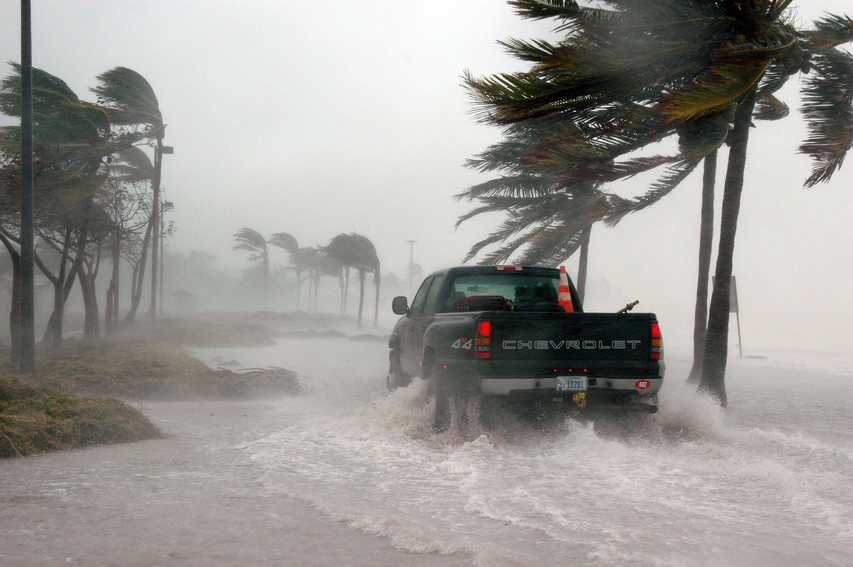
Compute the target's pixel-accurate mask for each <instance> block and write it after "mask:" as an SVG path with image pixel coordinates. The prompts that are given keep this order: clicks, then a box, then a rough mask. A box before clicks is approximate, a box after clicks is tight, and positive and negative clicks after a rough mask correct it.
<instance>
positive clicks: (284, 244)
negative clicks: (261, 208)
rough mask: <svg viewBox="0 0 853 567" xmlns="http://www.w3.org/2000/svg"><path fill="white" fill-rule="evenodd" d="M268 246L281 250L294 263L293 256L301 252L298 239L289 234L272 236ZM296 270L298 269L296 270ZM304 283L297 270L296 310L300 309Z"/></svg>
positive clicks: (277, 233)
mask: <svg viewBox="0 0 853 567" xmlns="http://www.w3.org/2000/svg"><path fill="white" fill-rule="evenodd" d="M267 243H268V244H270V245H272V246H275V247H276V248H281V249H282V250H284V251H285V252H287V254H288V255H289V256H290V261H291V263H293V256H294V254H296V252H297V250H299V242H298V241H297V240H296V237H295V236H293V235H292V234H290V233H287V232H276V233H273V235H272V236H270V239H269V240H268V241H267ZM294 269H296V268H294ZM301 292H302V281H301V275H300V271H299V270H298V269H296V308H297V309H299V302H300V296H301V295H302V293H301Z"/></svg>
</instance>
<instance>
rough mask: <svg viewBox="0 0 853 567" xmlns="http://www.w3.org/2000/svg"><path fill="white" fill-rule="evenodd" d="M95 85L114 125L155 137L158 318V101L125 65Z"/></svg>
mask: <svg viewBox="0 0 853 567" xmlns="http://www.w3.org/2000/svg"><path fill="white" fill-rule="evenodd" d="M97 79H98V86H96V87H95V88H93V89H92V92H94V93H95V94H96V95H97V96H98V102H99V104H101V105H103V106H104V107H105V108H106V110H107V112H108V115H109V117H110V120H111V121H112V122H113V123H114V124H117V125H123V126H126V127H137V128H140V127H141V128H142V129H143V133H144V135H145V136H146V137H147V138H149V139H152V140H154V171H153V177H152V183H151V187H152V192H151V223H152V225H153V227H152V233H153V235H154V242H155V246H154V247H153V248H152V249H151V304H150V307H149V316H150V317H151V319H156V318H157V289H158V288H157V283H158V282H157V272H158V269H159V266H158V260H159V254H160V251H159V246H157V245H156V244H157V243H158V242H157V241H158V235H159V234H160V232H161V228H160V199H161V197H160V181H161V179H162V170H163V147H164V146H163V137H164V136H165V134H166V124H165V123H164V122H163V115H162V114H161V112H160V103H159V101H158V100H157V95H156V93H155V92H154V89H153V88H152V87H151V84H150V83H149V82H148V81H147V80H146V79H145V77H143V76H142V75H140V74H139V73H137V72H136V71H134V70H133V69H128V68H127V67H115V68H113V69H110V70H109V71H106V72H104V73H101V74H100V75H98V77H97Z"/></svg>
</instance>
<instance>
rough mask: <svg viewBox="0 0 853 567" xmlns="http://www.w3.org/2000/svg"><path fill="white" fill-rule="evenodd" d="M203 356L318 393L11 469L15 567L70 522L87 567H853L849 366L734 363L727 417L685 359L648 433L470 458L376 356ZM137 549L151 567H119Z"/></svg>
mask: <svg viewBox="0 0 853 567" xmlns="http://www.w3.org/2000/svg"><path fill="white" fill-rule="evenodd" d="M196 352H197V354H198V355H199V356H200V357H202V358H203V359H205V360H207V361H209V362H211V363H213V361H217V360H220V361H221V360H232V359H233V360H236V361H239V363H240V364H241V365H242V366H247V367H248V366H265V365H280V366H287V367H290V368H292V369H294V370H297V371H298V372H299V373H300V374H301V375H302V377H303V380H304V383H305V385H306V387H307V388H308V392H307V393H306V394H305V395H304V396H300V397H295V398H289V399H282V400H270V401H267V402H265V403H263V404H257V403H249V404H245V405H242V406H241V405H239V404H230V405H229V404H223V405H221V406H217V405H216V404H212V405H206V404H199V403H190V404H183V405H182V404H156V405H149V404H146V411H148V412H149V413H150V414H151V415H152V416H153V418H154V419H155V420H156V421H157V422H158V424H160V425H161V426H162V427H163V428H164V429H165V430H166V431H169V432H172V433H173V436H172V438H170V439H166V440H163V441H151V442H145V443H140V444H131V445H123V446H117V447H106V448H97V449H91V450H86V451H78V452H71V453H65V454H57V455H48V456H44V457H37V458H34V459H24V460H18V461H17V462H14V463H0V473H2V475H0V476H1V477H2V478H0V492H2V494H3V495H4V503H3V507H4V511H3V512H0V530H2V531H4V532H5V535H4V537H3V540H2V541H3V542H4V543H0V564H4V565H5V564H18V563H7V562H6V561H4V560H3V558H4V557H6V558H7V559H8V558H17V559H21V560H24V559H26V560H27V561H26V562H24V563H21V564H32V565H42V564H44V565H53V564H58V563H56V562H51V561H49V560H47V559H44V557H45V555H44V553H43V555H42V556H37V555H36V548H37V547H38V546H37V545H36V544H30V543H27V542H32V541H33V538H36V541H37V542H38V541H41V545H42V547H43V548H45V549H48V550H49V551H50V555H49V556H50V558H52V559H60V558H64V557H65V555H62V549H61V545H60V544H56V543H50V541H49V540H50V538H49V537H48V536H49V535H50V534H54V535H56V534H62V533H63V531H62V530H63V529H65V528H64V527H63V526H62V525H61V522H57V520H55V519H53V518H54V516H55V515H56V513H53V512H49V510H50V508H51V507H56V506H57V504H58V505H59V507H60V508H61V510H60V512H58V514H59V518H60V519H62V518H65V519H69V518H74V519H75V520H74V522H73V523H74V524H75V525H74V526H72V528H70V529H71V533H72V534H74V533H79V537H78V538H74V537H66V538H65V540H64V542H65V543H64V545H65V546H66V547H67V557H68V558H70V559H69V562H75V561H76V562H79V563H78V564H115V565H123V564H140V565H142V564H164V565H167V564H186V565H191V564H198V563H197V561H198V560H201V559H203V560H204V562H203V563H204V564H212V565H218V564H223V565H225V564H227V565H232V564H233V565H269V564H282V565H300V564H312V565H313V564H318V565H319V564H354V565H368V564H387V565H395V564H418V563H420V564H454V565H458V564H471V563H473V564H477V565H543V564H551V565H640V566H646V565H648V566H668V565H671V566H679V567H681V566H692V565H696V566H705V565H707V566H719V565H727V566H764V565H766V566H779V565H790V566H795V565H796V566H799V565H812V566H823V565H825V566H839V567H840V566H848V565H851V564H853V412H851V410H850V407H851V403H853V372H851V371H850V368H849V367H845V366H844V363H845V360H844V359H832V358H829V357H827V356H820V355H814V354H812V355H808V356H809V357H810V358H809V359H808V360H806V359H805V358H803V357H795V356H791V355H782V354H779V353H776V354H773V353H768V357H767V358H766V359H750V360H744V361H737V360H733V361H732V364H731V367H730V370H729V374H728V381H729V399H730V408H729V409H728V410H725V411H724V410H721V409H719V408H717V407H716V406H714V405H713V404H711V403H709V402H707V401H705V400H703V399H699V398H696V397H695V396H694V395H693V393H692V388H689V387H687V386H684V385H683V384H682V382H683V376H684V374H685V372H686V363H685V361H683V360H678V359H675V360H671V361H670V365H669V374H668V377H669V381H668V383H667V384H666V386H665V387H664V392H663V395H662V399H661V411H660V413H659V414H657V415H655V416H652V417H651V419H648V420H631V421H625V422H620V423H617V424H613V423H598V424H596V423H591V422H586V421H575V420H572V419H564V420H559V421H558V422H557V423H551V424H549V426H548V427H547V428H546V429H545V430H542V429H541V428H539V427H537V426H536V425H535V424H533V423H529V422H524V421H517V420H512V419H507V421H506V422H505V423H503V425H502V426H501V427H499V428H498V430H497V431H489V432H480V433H478V432H476V431H475V432H473V434H471V433H470V432H469V436H468V438H467V439H463V438H460V436H459V435H455V434H452V433H451V434H443V435H439V436H436V435H433V434H432V433H431V432H430V428H429V424H430V409H429V407H428V404H425V399H426V390H425V387H424V384H423V383H421V382H418V381H416V382H415V383H414V384H413V385H412V386H411V387H409V388H406V389H403V390H398V391H397V392H394V393H393V394H388V393H387V392H385V391H384V371H385V360H386V347H385V345H384V343H382V342H356V341H349V340H346V339H328V340H325V339H324V340H317V339H292V340H287V341H283V342H281V343H280V344H279V345H278V346H276V347H269V348H258V349H205V350H199V351H196ZM792 361H794V362H792ZM795 362H796V363H795ZM228 408H230V409H228ZM158 452H159V453H158ZM164 453H166V454H165V455H164ZM80 455H85V456H87V457H86V458H85V459H83V458H81V457H79V456H80ZM158 455H159V456H158ZM127 459H130V464H128V463H126V462H125V461H126V460H127ZM134 475H136V477H140V476H141V477H142V478H136V477H134ZM134 478H136V480H134ZM10 498H12V499H13V500H14V498H17V499H18V500H17V502H18V506H19V508H18V512H10V511H8V505H9V503H10V500H9V499H10ZM27 498H29V499H34V498H36V499H40V500H27ZM146 499H147V502H149V503H148V504H147V507H146ZM13 503H14V502H13ZM169 503H174V505H173V506H170V505H169ZM194 508H197V509H194ZM42 509H44V510H45V512H44V513H42V512H39V510H42ZM62 510H64V511H62ZM39 515H40V516H43V517H40V518H35V519H34V518H33V516H39ZM163 515H166V516H167V517H166V518H163V517H162V516H163ZM294 516H295V517H294ZM219 517H221V521H222V523H223V526H222V527H217V521H216V519H217V518H219ZM194 518H198V519H197V520H196V521H194ZM30 520H32V521H30ZM21 523H24V524H25V529H23V531H22V530H21V529H17V530H16V531H10V530H11V529H12V528H13V527H20V526H19V524H21ZM13 524H14V526H13ZM88 524H91V525H93V526H95V527H94V528H92V529H91V530H88V531H87V529H86V528H85V526H86V525H88ZM27 530H28V531H27ZM99 530H100V531H99ZM217 530H219V531H220V533H217ZM96 532H97V533H103V534H104V535H103V537H104V538H107V539H103V540H99V539H98V537H99V536H98V535H96ZM276 534H278V536H276ZM10 535H11V538H10V537H9V536H10ZM39 537H41V538H42V539H41V540H38V539H37V538H39ZM57 537H59V541H60V542H62V541H63V540H62V536H61V535H59V536H57ZM135 537H141V538H148V539H150V540H152V541H150V542H149V544H148V545H150V546H153V547H155V549H152V550H150V552H149V553H148V554H139V552H135V553H137V554H136V555H133V553H130V554H128V555H126V556H125V559H128V558H132V559H135V560H136V561H130V560H126V561H124V562H123V561H122V560H121V557H122V556H121V555H120V551H106V550H116V549H118V550H121V549H122V546H126V548H127V549H128V550H129V549H135V548H134V545H136V544H134V543H133V542H134V538H135ZM110 538H111V540H112V542H110V541H109V539H110ZM164 538H165V541H166V542H167V543H168V545H167V546H166V547H165V548H164V547H163V546H162V542H163V539H164ZM223 540H224V541H226V542H227V543H228V545H223V544H222V542H223ZM10 542H16V543H17V544H18V545H17V547H14V548H13V547H12V545H11V543H10ZM81 542H82V543H81ZM158 545H159V546H160V549H161V551H157V549H156V547H157V546H158ZM28 546H29V547H28ZM51 546H52V547H51ZM116 546H118V548H117V547H116ZM4 547H5V548H6V549H3V548H4ZM81 549H82V551H81ZM99 549H100V550H101V551H100V552H98V550H99ZM167 552H168V553H172V554H173V555H168V554H167ZM158 553H159V555H158ZM111 554H114V555H111ZM39 557H41V559H39ZM87 558H96V559H97V560H93V561H86V559H87ZM152 558H156V559H157V561H160V563H158V562H155V561H153V560H152ZM63 560H64V559H63ZM109 561H112V562H109Z"/></svg>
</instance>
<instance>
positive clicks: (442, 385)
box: [423, 352, 453, 433]
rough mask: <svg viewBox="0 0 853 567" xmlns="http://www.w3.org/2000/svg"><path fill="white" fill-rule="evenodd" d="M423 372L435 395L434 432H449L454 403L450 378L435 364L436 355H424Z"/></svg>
mask: <svg viewBox="0 0 853 567" xmlns="http://www.w3.org/2000/svg"><path fill="white" fill-rule="evenodd" d="M423 370H424V372H423V374H424V378H425V379H427V380H429V382H430V386H431V388H430V390H431V391H432V395H433V405H432V430H433V432H435V433H441V432H443V431H447V430H448V428H450V420H451V413H450V404H451V402H452V401H453V400H452V398H453V396H452V395H451V384H450V376H449V375H448V373H447V372H445V371H443V370H442V369H441V368H439V367H438V365H437V364H436V363H435V355H433V354H432V353H430V352H427V353H425V354H424V359H423Z"/></svg>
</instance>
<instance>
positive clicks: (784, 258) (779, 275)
mask: <svg viewBox="0 0 853 567" xmlns="http://www.w3.org/2000/svg"><path fill="white" fill-rule="evenodd" d="M33 3H34V4H35V6H34V63H35V65H36V66H38V67H41V68H43V69H45V70H47V71H49V72H51V73H54V74H56V75H59V76H60V77H62V78H63V79H65V80H66V81H67V82H68V83H69V85H70V86H71V87H72V88H74V89H75V90H76V91H77V93H78V94H79V95H80V96H81V97H84V98H87V97H88V98H91V97H90V94H89V93H88V88H89V87H91V86H92V85H93V84H94V77H95V75H96V74H98V73H99V72H102V71H104V70H107V69H109V68H111V67H113V66H116V65H124V66H128V67H131V68H133V69H136V70H137V71H139V72H141V73H142V74H143V75H144V76H145V77H147V78H148V79H149V81H150V82H151V84H152V85H153V87H154V88H155V90H156V91H157V93H158V96H159V99H160V104H161V108H162V110H163V113H164V115H165V117H166V121H167V122H168V124H169V128H168V134H167V143H169V144H171V145H174V146H175V148H176V149H175V155H174V156H170V157H168V158H167V160H168V161H167V162H166V167H165V172H164V181H163V183H164V186H165V187H166V188H167V193H168V198H170V199H172V200H174V201H175V202H176V206H177V210H176V212H175V216H174V218H175V220H176V222H177V224H178V233H177V235H176V237H175V239H174V243H173V247H174V249H178V250H183V251H188V250H191V249H205V250H208V251H210V252H213V253H214V254H216V255H217V256H218V257H219V258H220V261H222V262H223V263H224V264H227V265H233V266H243V265H245V264H244V263H245V258H244V257H242V256H239V255H237V254H235V253H232V252H231V245H232V243H231V234H232V233H233V232H234V231H235V230H236V229H238V228H239V227H241V226H251V227H254V228H256V229H258V230H260V231H262V232H264V233H270V232H278V231H286V232H290V233H292V234H294V235H295V236H296V237H297V238H298V239H299V241H300V244H302V245H316V244H323V243H325V242H326V241H328V239H329V238H330V237H331V236H333V235H334V234H336V233H338V232H349V231H357V232H361V233H364V234H365V235H367V236H368V237H370V238H372V239H373V240H374V241H375V242H376V244H377V248H378V250H379V253H380V256H381V258H382V260H383V262H384V265H385V266H386V269H387V270H390V271H394V272H396V273H398V274H402V273H404V271H405V263H406V261H407V258H408V246H407V244H406V243H405V241H406V240H407V239H409V238H414V239H417V240H418V245H417V257H418V261H419V262H421V263H422V264H423V265H424V266H425V267H426V268H427V269H433V268H438V267H441V266H445V265H449V264H455V263H458V262H459V261H460V260H461V259H462V257H463V256H464V253H465V251H466V250H467V248H468V246H469V245H470V244H471V243H472V242H473V241H474V240H475V239H476V238H478V237H480V236H482V235H484V234H485V233H486V231H488V230H489V229H490V228H491V227H492V226H493V225H494V224H495V223H496V222H498V220H499V217H495V218H491V219H481V220H478V221H476V222H473V223H471V224H469V225H465V226H464V227H463V228H461V229H460V230H458V231H457V230H454V229H453V225H454V221H455V218H456V216H457V215H458V214H459V213H460V212H462V211H464V210H465V208H466V207H465V206H464V205H461V204H458V203H456V202H455V201H454V200H453V199H452V197H451V196H452V195H453V194H454V193H456V192H458V191H460V190H462V189H464V188H465V187H466V186H468V185H470V184H472V183H474V182H476V181H478V180H481V179H484V178H482V177H481V176H479V175H478V174H475V173H474V172H471V171H468V170H466V169H465V168H464V167H462V163H463V161H464V159H465V158H466V157H468V156H470V155H472V154H474V153H477V152H478V151H480V150H482V149H483V148H484V147H485V146H486V145H488V144H489V143H492V142H494V141H496V140H497V139H498V137H499V132H498V131H497V130H496V129H494V128H489V127H485V126H482V125H478V124H476V123H475V121H474V120H473V119H472V117H471V116H470V104H469V103H468V100H467V97H466V94H465V92H464V91H463V89H462V88H461V87H460V86H459V83H460V80H459V76H460V74H461V73H462V71H463V70H464V69H466V68H469V69H471V70H472V71H474V72H475V73H478V74H484V73H491V72H497V71H508V70H515V69H520V68H521V67H520V66H519V64H518V63H517V62H515V61H513V60H511V59H510V58H509V57H507V56H506V55H505V54H504V53H503V52H502V51H501V49H500V48H499V47H498V46H497V45H496V44H495V40H497V39H501V38H506V37H508V36H518V37H541V36H543V35H545V34H547V32H548V26H546V25H542V24H532V23H530V22H523V21H521V20H520V19H519V18H518V17H516V16H515V15H514V14H513V13H512V11H511V10H510V9H509V7H508V6H507V5H506V4H505V2H503V1H502V0H465V1H464V2H458V1H452V0H445V1H430V2H395V1H391V0H383V1H374V2H370V1H359V2H355V1H336V2H333V1H330V0H325V1H315V2H296V1H290V0H281V1H261V0H254V1H251V2H249V1H243V2H236V1H235V2H227V1H221V0H218V1H214V0H173V1H168V2H167V1H166V0H147V1H142V0H136V1H130V0H111V1H109V2H106V1H98V2H96V1H90V0H52V1H48V0H34V2H33ZM799 4H800V5H801V6H803V7H802V8H800V9H799V10H798V17H799V19H800V20H801V21H802V22H808V21H810V20H812V19H814V17H816V16H818V15H820V13H822V12H823V11H824V10H827V11H835V12H841V11H843V10H844V9H847V10H848V11H850V8H849V1H848V0H821V1H818V2H799ZM18 16H19V14H18V3H17V2H11V1H10V2H4V3H2V4H0V56H2V59H3V60H16V61H17V60H18V59H19V44H18V41H19V35H18V34H19V27H18V26H19V24H18ZM782 98H783V99H784V100H786V101H787V102H788V103H789V104H790V105H791V106H792V107H793V108H798V107H799V101H798V92H797V85H796V84H792V85H790V86H789V87H787V88H786V90H785V91H784V92H783V93H782ZM803 135H804V128H803V125H802V121H801V119H800V117H799V114H798V113H796V112H795V113H792V115H791V116H790V117H789V118H788V119H787V120H785V121H783V122H779V123H759V129H757V130H753V132H752V140H751V149H750V154H749V164H748V167H747V180H746V188H745V190H744V196H743V202H742V211H741V218H740V225H739V232H738V241H737V247H736V251H735V273H736V274H737V276H738V280H739V281H738V283H739V287H740V292H741V302H742V304H743V309H744V313H743V323H744V332H745V336H746V341H747V346H748V347H749V346H750V345H751V346H753V347H774V348H809V349H826V350H835V351H839V350H841V351H845V352H853V347H851V343H850V341H849V340H848V338H847V337H848V334H847V333H848V328H849V323H848V321H850V320H851V319H853V299H851V297H850V291H849V290H850V289H851V285H850V280H851V275H853V268H851V264H853V252H851V244H853V236H851V234H853V233H852V232H851V228H850V225H851V223H853V164H849V165H848V167H847V168H846V169H844V170H842V172H841V173H839V174H837V175H836V177H835V178H834V180H833V181H832V182H831V183H829V184H827V185H823V186H820V187H818V188H816V189H813V190H805V189H803V188H802V181H803V180H804V179H805V177H806V176H807V173H808V169H809V164H808V162H807V160H805V159H803V158H802V157H800V156H797V155H796V147H797V145H798V143H799V141H800V140H801V139H802V137H803ZM724 166H725V164H724V163H721V164H720V169H721V171H724ZM648 182H649V179H648V178H646V177H642V178H636V179H634V180H632V181H630V182H629V183H626V184H622V185H620V186H618V187H615V188H614V190H618V191H619V192H620V193H622V194H634V193H637V192H640V191H642V190H643V188H644V184H647V183H648ZM699 184H700V176H699V175H698V174H694V176H693V177H692V178H691V179H690V180H689V181H688V182H686V183H685V184H684V185H683V186H682V187H680V188H679V189H678V191H676V192H675V193H673V194H672V195H670V196H669V197H667V198H666V200H665V201H664V202H662V203H660V204H658V205H656V206H655V207H654V208H652V209H650V210H647V211H645V212H642V213H639V214H637V215H634V216H632V217H629V218H627V219H626V220H624V221H623V222H622V223H621V224H620V225H619V226H617V227H616V228H614V229H605V228H603V227H602V228H598V227H597V228H596V230H595V232H594V233H593V237H592V238H593V240H592V249H591V258H590V270H591V286H590V291H589V294H590V296H589V304H590V307H593V308H599V309H602V310H604V309H612V308H616V307H619V306H621V305H622V304H624V303H626V302H627V301H629V300H632V299H640V300H641V305H640V307H641V308H642V309H645V310H654V311H656V312H658V313H659V315H660V316H661V319H662V321H663V322H664V324H665V326H666V327H665V328H666V330H667V331H666V334H667V340H668V344H675V345H676V346H683V345H687V344H689V340H690V332H691V324H692V323H691V321H692V312H693V308H692V302H693V297H694V288H695V278H696V274H695V272H696V248H697V245H698V244H697V243H698V224H697V223H698V213H699ZM721 192H722V184H720V186H719V188H718V193H721ZM570 265H573V263H572V264H570Z"/></svg>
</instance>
